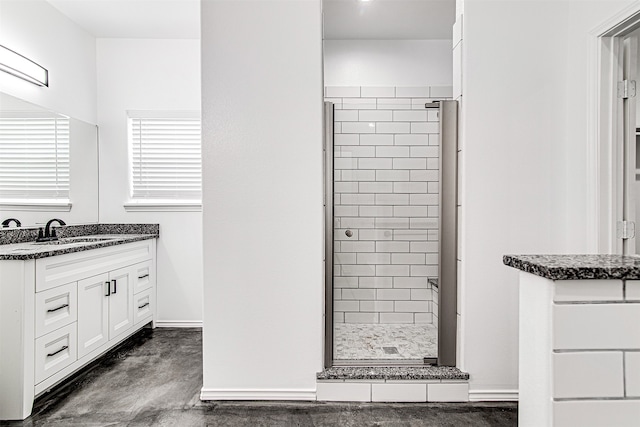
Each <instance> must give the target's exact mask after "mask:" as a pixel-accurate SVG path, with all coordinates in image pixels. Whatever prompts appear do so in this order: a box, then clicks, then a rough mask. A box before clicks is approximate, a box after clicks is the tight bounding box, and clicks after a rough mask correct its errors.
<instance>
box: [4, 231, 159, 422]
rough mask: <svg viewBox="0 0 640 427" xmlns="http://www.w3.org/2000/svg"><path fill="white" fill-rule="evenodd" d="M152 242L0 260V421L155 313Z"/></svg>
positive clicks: (21, 411)
mask: <svg viewBox="0 0 640 427" xmlns="http://www.w3.org/2000/svg"><path fill="white" fill-rule="evenodd" d="M155 244H156V242H155V239H149V240H143V241H138V242H132V243H127V244H122V245H115V246H109V247H104V248H98V249H92V250H87V251H82V252H76V253H70V254H63V255H59V256H52V257H48V258H41V259H37V260H35V261H34V260H24V261H19V260H5V261H0V348H2V351H1V352H0V384H1V385H0V420H11V419H24V418H26V417H27V416H29V414H30V413H31V408H32V405H33V399H34V397H35V396H37V395H38V394H40V393H42V392H44V391H47V390H48V389H50V388H51V387H52V386H54V385H55V384H57V383H59V382H60V381H62V380H64V379H65V378H66V377H68V376H69V375H71V374H72V373H73V372H75V371H77V370H78V369H80V368H81V367H83V366H85V365H86V364H88V363H90V362H91V361H93V360H95V359H96V358H97V357H99V356H100V355H102V354H104V353H105V352H106V351H108V350H109V349H110V348H112V347H113V346H115V345H117V344H118V343H119V342H121V341H122V340H124V339H126V338H127V337H128V336H130V335H131V334H133V333H134V332H136V331H137V330H139V329H140V328H142V327H143V326H144V325H146V324H148V323H149V322H152V321H153V320H154V312H155V307H154V305H155V269H156V260H155V252H156V251H155Z"/></svg>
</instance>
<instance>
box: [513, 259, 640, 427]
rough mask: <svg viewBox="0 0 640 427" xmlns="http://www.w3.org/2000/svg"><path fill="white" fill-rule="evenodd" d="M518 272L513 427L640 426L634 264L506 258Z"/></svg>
mask: <svg viewBox="0 0 640 427" xmlns="http://www.w3.org/2000/svg"><path fill="white" fill-rule="evenodd" d="M503 261H504V264H506V265H508V266H510V267H513V268H516V269H518V270H520V272H519V280H520V285H519V286H520V288H519V290H520V303H519V306H520V315H519V319H520V325H519V335H520V345H519V352H520V353H519V362H520V367H519V383H520V390H519V406H518V425H520V426H533V427H543V426H556V427H565V426H566V427H573V426H581V427H589V426H593V427H596V426H597V427H601V426H605V425H610V426H618V427H624V426H637V425H638V423H639V422H640V421H639V420H640V257H637V256H621V255H507V256H505V257H504V259H503Z"/></svg>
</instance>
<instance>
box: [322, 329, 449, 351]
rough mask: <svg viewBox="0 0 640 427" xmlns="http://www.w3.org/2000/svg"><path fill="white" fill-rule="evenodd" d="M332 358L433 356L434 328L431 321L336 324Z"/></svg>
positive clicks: (435, 349)
mask: <svg viewBox="0 0 640 427" xmlns="http://www.w3.org/2000/svg"><path fill="white" fill-rule="evenodd" d="M334 352H335V359H336V360H376V359H383V360H392V359H396V360H413V359H419V360H422V358H424V357H436V356H437V354H438V353H437V352H438V328H437V327H435V326H434V325H432V324H393V325H389V324H379V323H375V324H364V323H336V324H335V328H334Z"/></svg>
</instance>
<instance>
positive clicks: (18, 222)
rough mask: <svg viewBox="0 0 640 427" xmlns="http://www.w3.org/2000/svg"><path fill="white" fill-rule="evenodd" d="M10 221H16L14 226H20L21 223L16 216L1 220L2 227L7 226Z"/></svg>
mask: <svg viewBox="0 0 640 427" xmlns="http://www.w3.org/2000/svg"><path fill="white" fill-rule="evenodd" d="M11 221H13V222H15V223H16V227H22V224H21V223H20V221H18V220H17V219H16V218H7V219H5V220H4V221H2V228H8V227H9V224H11Z"/></svg>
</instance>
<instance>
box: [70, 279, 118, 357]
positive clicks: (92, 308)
mask: <svg viewBox="0 0 640 427" xmlns="http://www.w3.org/2000/svg"><path fill="white" fill-rule="evenodd" d="M110 286H111V282H109V273H104V274H100V275H98V276H93V277H89V278H88V279H83V280H78V353H79V355H80V357H83V356H85V355H87V354H89V353H91V352H92V351H93V350H96V349H98V348H100V347H101V346H102V345H104V344H105V343H106V342H107V341H109V300H108V298H109V297H108V292H109V287H110Z"/></svg>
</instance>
